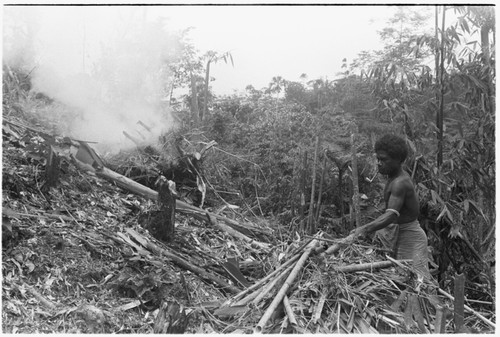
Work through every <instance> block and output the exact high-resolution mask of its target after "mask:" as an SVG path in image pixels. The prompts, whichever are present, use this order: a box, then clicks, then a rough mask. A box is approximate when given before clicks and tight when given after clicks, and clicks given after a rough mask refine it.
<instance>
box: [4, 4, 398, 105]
mask: <svg viewBox="0 0 500 337" xmlns="http://www.w3.org/2000/svg"><path fill="white" fill-rule="evenodd" d="M11 9H15V10H20V11H23V12H28V11H29V12H32V14H31V16H32V17H33V20H32V21H33V22H36V23H37V25H38V27H37V28H36V29H35V30H36V33H37V39H38V41H40V43H41V44H42V45H43V48H42V51H41V52H40V54H42V55H38V59H39V60H40V59H41V58H45V59H44V60H45V61H46V62H47V61H48V62H53V63H57V64H58V67H59V68H63V69H60V71H65V72H71V71H75V72H77V71H81V70H82V67H86V69H87V70H88V68H89V64H91V63H92V61H91V60H85V58H84V57H82V55H81V54H82V48H83V46H85V49H86V50H85V52H86V53H87V54H89V53H92V50H93V49H97V48H99V44H100V43H102V41H107V40H109V39H113V38H118V34H117V32H118V31H119V30H120V29H131V30H133V29H134V24H137V23H138V22H140V20H142V19H144V18H146V19H147V20H154V19H156V18H157V17H164V18H168V22H169V26H170V27H172V29H184V28H187V27H193V28H192V30H191V32H190V34H189V35H188V36H189V38H190V40H191V41H192V42H193V44H194V45H195V47H196V48H197V49H198V50H200V52H201V54H203V53H204V52H205V51H208V50H213V51H217V52H219V53H225V52H230V53H231V55H232V56H233V60H234V66H233V65H231V64H225V63H224V62H219V63H217V64H215V65H213V66H212V76H213V77H214V78H215V81H213V82H212V83H211V85H212V88H213V91H214V92H215V93H216V94H218V95H225V94H231V93H233V92H234V91H237V92H242V91H244V89H245V87H246V86H247V85H249V84H250V85H253V86H254V87H255V88H257V89H261V88H263V87H265V86H267V85H268V83H269V82H270V81H271V79H272V77H274V76H281V77H283V78H285V79H287V80H293V81H295V80H296V81H298V80H299V77H300V75H301V74H303V73H305V74H307V75H308V78H309V79H316V78H320V77H323V78H330V79H331V78H334V77H335V74H336V73H338V72H339V71H341V65H342V59H344V58H347V60H348V61H352V60H353V58H355V57H356V55H357V54H358V53H359V52H360V51H362V50H372V49H378V48H380V43H379V39H378V35H377V30H379V29H380V28H381V27H383V26H384V24H385V22H386V20H387V18H388V16H389V15H390V13H391V12H392V9H393V8H392V7H391V6H298V5H287V6H135V7H134V6H113V5H110V6H97V7H77V6H69V7H67V6H60V7H58V6H56V7H54V6H44V7H37V8H27V7H14V8H6V9H5V8H4V15H7V16H9V15H10V10H11ZM34 11H36V13H37V14H33V12H34ZM127 22H129V23H130V24H127ZM123 27H127V28H123ZM84 32H85V33H84ZM62 44H64V45H62ZM59 58H61V60H59ZM82 60H83V61H82Z"/></svg>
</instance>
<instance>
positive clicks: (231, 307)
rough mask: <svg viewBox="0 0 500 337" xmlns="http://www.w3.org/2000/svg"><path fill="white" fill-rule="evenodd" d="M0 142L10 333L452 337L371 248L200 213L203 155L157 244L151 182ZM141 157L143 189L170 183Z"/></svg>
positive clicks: (69, 150)
mask: <svg viewBox="0 0 500 337" xmlns="http://www.w3.org/2000/svg"><path fill="white" fill-rule="evenodd" d="M21 117H22V115H21ZM2 134H3V144H2V147H3V158H2V159H3V174H2V178H3V183H2V191H3V196H2V197H3V204H2V258H3V264H2V276H3V277H2V298H3V301H2V331H3V332H4V333H153V332H154V333H252V332H265V333H377V332H383V333H410V332H441V333H444V332H451V331H454V326H453V322H452V321H451V320H450V319H449V316H448V315H447V314H446V313H447V312H449V310H447V308H451V307H452V304H453V303H452V302H451V300H450V299H449V297H450V296H449V295H448V297H447V296H445V297H442V306H439V307H434V306H433V305H431V300H430V297H429V296H428V295H427V294H429V293H432V291H436V290H435V289H434V290H433V285H432V284H428V283H426V282H424V281H423V280H422V279H418V277H416V276H415V273H414V272H413V270H412V268H411V266H410V264H409V263H407V262H405V261H394V260H391V259H390V258H389V257H387V256H386V253H384V251H382V250H380V249H378V248H377V247H375V246H370V245H369V244H367V243H359V242H353V240H352V239H351V238H349V237H348V238H345V239H341V240H339V239H335V238H331V237H327V236H328V235H326V234H325V233H321V232H319V233H317V234H316V235H315V236H314V237H303V236H299V235H298V234H296V233H287V234H286V235H281V236H280V237H286V238H289V239H288V241H280V240H278V239H277V237H278V235H277V234H276V233H277V230H278V228H277V226H276V225H275V224H273V223H272V222H271V221H267V220H265V219H256V218H249V217H247V216H245V215H244V214H240V213H238V211H237V209H236V208H234V207H230V206H231V205H223V206H222V207H219V208H213V209H211V210H210V211H207V210H205V209H202V208H200V207H197V206H194V205H193V204H192V203H193V200H192V198H189V193H188V192H189V191H188V190H189V186H191V188H195V189H196V190H197V193H198V196H201V200H204V199H205V197H206V194H205V192H204V191H205V190H204V189H203V186H205V182H204V176H203V174H202V172H201V171H200V167H199V166H196V165H197V164H196V163H194V162H193V159H192V158H194V159H197V160H200V159H201V158H202V155H203V152H199V153H183V154H182V156H181V158H184V159H186V158H188V159H189V158H190V159H189V160H187V159H186V160H184V163H185V164H186V166H184V169H186V170H187V171H183V172H184V173H185V172H189V173H190V174H191V175H190V178H192V179H191V183H192V182H195V184H194V185H188V184H184V185H183V184H182V182H181V181H176V183H177V185H178V187H179V189H182V188H185V189H186V191H187V192H186V193H180V197H179V200H177V204H176V205H177V212H176V217H175V236H174V238H173V239H172V240H171V241H170V242H168V243H165V242H162V241H160V240H158V239H156V238H155V237H154V236H153V235H152V233H151V231H150V228H149V226H150V223H151V219H152V218H154V216H155V214H157V212H158V211H159V207H160V205H159V204H158V201H157V192H156V191H155V190H154V189H153V188H154V184H150V186H151V187H152V188H149V187H147V186H144V185H142V184H137V182H136V183H135V185H134V184H132V183H131V182H130V181H128V180H127V179H128V178H126V177H124V176H123V175H120V174H118V173H116V176H113V174H115V173H112V172H111V170H109V169H106V168H105V167H102V165H103V163H104V161H102V162H100V160H101V159H100V158H99V157H95V158H94V155H95V153H94V152H93V151H91V150H86V151H87V152H85V153H87V154H88V156H86V161H85V160H83V159H82V152H78V151H80V150H81V149H85V148H86V147H85V146H84V145H83V144H82V143H78V142H75V141H74V140H71V139H68V138H63V137H58V136H54V135H51V134H49V133H47V132H45V131H43V130H41V129H39V128H34V127H32V126H29V125H26V121H25V120H24V119H22V118H15V117H14V116H8V118H4V121H3V128H2ZM171 146H172V147H175V146H176V144H175V142H174V144H171ZM206 146H209V143H207V144H206ZM205 148H207V147H205ZM178 150H179V149H178ZM137 153H139V155H138V156H139V157H140V156H142V157H140V158H146V157H147V158H149V159H148V161H143V165H142V168H141V170H142V169H144V170H143V172H146V173H147V174H148V176H147V180H148V181H149V182H151V181H152V180H155V179H156V178H157V175H159V174H161V173H162V172H165V170H163V171H162V170H161V169H159V170H158V171H155V170H153V169H152V167H154V165H153V163H154V162H152V161H151V160H150V158H151V153H147V152H146V153H144V152H137ZM154 154H156V153H154ZM146 155H147V156H146ZM190 156H191V157H190ZM127 158H129V159H130V158H131V157H130V156H128V157H127ZM114 160H115V164H114V165H115V166H114V168H117V171H119V168H122V169H123V168H124V167H128V170H129V173H130V172H131V171H132V170H133V169H135V168H137V167H138V165H136V166H134V164H133V163H134V162H135V163H137V161H134V162H130V161H129V162H128V164H127V165H128V166H127V165H125V164H123V162H124V161H122V164H120V163H119V161H118V159H117V158H116V157H115V158H114ZM181 161H182V160H181ZM179 162H180V161H179V160H178V161H177V163H179ZM120 165H121V166H120ZM174 166H175V165H174ZM170 167H172V166H170ZM157 168H158V166H157ZM121 172H122V173H123V174H127V170H123V171H121ZM184 176H185V175H184ZM184 176H183V177H184ZM167 178H168V179H175V178H176V176H175V175H172V176H170V177H167ZM138 185H140V186H138ZM130 187H132V189H130ZM134 188H140V191H138V190H137V189H134ZM181 199H182V200H181ZM201 200H198V201H201ZM200 204H203V202H199V203H198V205H200ZM211 204H215V202H211ZM281 230H283V229H281ZM283 231H284V230H283ZM332 240H333V241H332ZM332 242H333V243H332ZM325 244H328V245H330V247H329V248H328V249H327V250H326V252H325V249H326V247H325ZM440 294H441V295H443V293H440ZM468 308H469V307H468ZM469 309H471V308H469ZM469 312H472V313H473V314H472V315H467V316H466V317H465V324H464V327H466V328H467V329H471V330H477V331H481V332H484V331H492V330H493V329H494V323H492V322H491V319H492V318H494V315H493V313H487V312H483V313H479V312H477V311H474V310H472V309H471V310H470V311H469Z"/></svg>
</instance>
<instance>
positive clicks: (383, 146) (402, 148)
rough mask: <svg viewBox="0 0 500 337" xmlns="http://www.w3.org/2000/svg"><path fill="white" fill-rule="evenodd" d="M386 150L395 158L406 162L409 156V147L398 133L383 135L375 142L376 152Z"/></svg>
mask: <svg viewBox="0 0 500 337" xmlns="http://www.w3.org/2000/svg"><path fill="white" fill-rule="evenodd" d="M380 150H382V151H385V152H387V154H388V155H389V156H390V157H391V158H394V159H398V160H399V161H401V162H404V161H405V159H406V157H407V156H408V147H407V146H406V142H405V140H404V139H403V138H401V137H399V136H396V135H390V134H387V135H383V136H382V137H380V138H379V139H378V140H377V142H376V143H375V152H377V151H380Z"/></svg>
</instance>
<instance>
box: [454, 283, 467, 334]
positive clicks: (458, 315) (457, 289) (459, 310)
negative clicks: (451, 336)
mask: <svg viewBox="0 0 500 337" xmlns="http://www.w3.org/2000/svg"><path fill="white" fill-rule="evenodd" d="M464 286H465V275H464V274H456V275H455V282H454V290H453V294H454V295H455V301H454V303H453V322H454V323H455V333H460V332H462V329H463V327H464V305H465V303H464Z"/></svg>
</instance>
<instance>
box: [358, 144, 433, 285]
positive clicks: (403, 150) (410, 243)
mask: <svg viewBox="0 0 500 337" xmlns="http://www.w3.org/2000/svg"><path fill="white" fill-rule="evenodd" d="M375 153H376V155H377V165H378V170H379V172H380V173H381V174H384V175H386V176H387V178H388V181H387V184H386V186H385V189H384V200H385V207H386V210H385V213H384V214H382V215H381V216H379V217H378V218H376V219H375V220H373V221H372V222H370V223H368V224H366V225H364V226H361V227H358V228H356V229H355V230H353V232H354V234H355V235H354V236H355V237H363V236H366V234H368V233H371V232H375V231H377V233H376V235H377V236H378V237H379V239H380V240H381V241H382V243H383V244H384V246H386V248H389V249H391V250H392V251H393V252H394V254H395V256H396V258H397V259H400V260H402V259H410V260H413V265H414V268H415V269H416V270H417V272H418V273H419V274H421V276H423V277H424V278H426V279H428V280H430V279H431V275H430V273H429V266H428V256H427V236H426V234H425V232H424V231H423V229H422V228H421V227H420V224H419V222H418V220H417V218H418V214H419V203H418V197H417V194H416V192H415V188H414V186H413V182H412V180H411V178H410V176H409V175H408V173H406V172H405V171H403V168H402V164H403V162H404V161H405V159H406V157H407V155H408V149H407V147H406V143H405V141H404V140H403V139H402V138H400V137H398V136H395V135H384V136H382V137H381V138H380V139H379V140H378V141H377V142H376V143H375Z"/></svg>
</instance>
